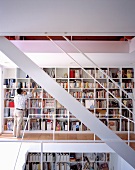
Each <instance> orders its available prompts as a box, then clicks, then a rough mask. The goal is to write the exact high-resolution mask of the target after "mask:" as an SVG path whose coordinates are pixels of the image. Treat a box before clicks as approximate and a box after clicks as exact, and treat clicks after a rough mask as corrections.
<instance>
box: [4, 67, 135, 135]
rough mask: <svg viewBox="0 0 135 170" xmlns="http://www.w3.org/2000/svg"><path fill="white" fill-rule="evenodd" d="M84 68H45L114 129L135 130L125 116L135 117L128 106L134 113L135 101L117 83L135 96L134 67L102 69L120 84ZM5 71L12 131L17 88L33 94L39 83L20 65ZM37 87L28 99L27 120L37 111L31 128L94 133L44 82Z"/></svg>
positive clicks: (7, 112)
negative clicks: (45, 88)
mask: <svg viewBox="0 0 135 170" xmlns="http://www.w3.org/2000/svg"><path fill="white" fill-rule="evenodd" d="M84 69H85V70H86V71H84V70H83V69H81V68H77V67H73V68H55V67H53V68H43V70H44V71H45V72H46V73H47V74H48V75H49V76H50V77H52V78H53V79H54V81H56V82H57V83H58V84H59V85H60V86H61V87H62V88H64V89H65V90H66V91H67V92H68V93H69V94H71V95H72V96H73V97H74V98H76V100H78V101H79V102H80V103H81V104H82V105H84V106H85V107H86V108H87V109H88V110H89V111H90V112H92V113H93V115H95V116H96V117H98V118H99V119H100V120H101V121H102V122H103V123H104V124H105V125H106V126H108V127H109V128H110V129H111V130H113V131H119V132H124V131H128V126H129V130H130V131H134V124H133V123H131V122H130V124H129V122H128V121H127V120H126V119H124V118H122V117H121V116H125V117H127V118H130V119H131V120H132V119H133V115H132V114H131V113H130V111H129V110H128V109H127V108H129V109H130V110H131V111H132V112H133V101H132V99H131V98H130V97H129V96H127V95H126V94H125V93H124V92H122V90H121V89H120V88H119V87H118V86H117V84H118V85H119V86H120V87H121V88H123V89H124V90H125V91H127V93H128V94H129V95H130V96H131V97H133V93H134V69H133V68H128V67H121V68H117V67H116V68H115V67H104V68H102V71H103V73H106V74H107V75H108V76H110V77H111V78H112V79H113V81H115V82H116V84H115V83H114V82H113V81H112V80H110V79H109V78H108V77H107V76H106V75H104V74H103V73H102V72H101V71H100V70H98V69H97V68H88V67H86V68H84ZM4 72H5V73H4V130H5V131H8V130H10V131H11V130H12V126H13V111H14V102H13V97H14V96H15V94H16V89H17V88H20V87H21V88H23V89H24V90H26V91H27V93H29V92H31V91H32V89H33V88H34V86H35V84H37V83H36V82H35V81H34V80H33V79H32V78H30V77H29V76H28V75H27V74H26V73H24V72H23V71H22V70H21V69H19V68H17V69H5V71H4ZM86 72H88V73H86ZM37 86H38V88H37V90H36V92H35V93H34V94H33V96H32V97H31V98H30V99H28V101H27V102H26V112H24V122H26V118H27V116H28V115H29V114H33V116H30V121H29V122H28V126H27V129H28V131H30V132H33V131H34V132H39V131H40V132H46V133H52V131H53V132H56V133H62V132H63V131H66V132H71V133H84V132H85V133H89V132H90V129H88V128H87V127H86V126H85V125H84V124H83V123H82V122H81V120H78V119H77V118H76V117H75V116H74V115H73V113H70V112H69V111H68V110H67V109H66V108H65V107H63V106H62V105H61V104H60V103H59V102H58V101H57V100H55V99H54V98H53V97H52V96H51V95H50V94H48V93H47V92H46V91H45V90H44V89H42V87H41V86H40V85H37ZM110 93H111V94H110ZM113 96H115V98H114V97H113ZM119 101H120V102H119ZM121 102H122V103H123V104H124V105H125V106H126V107H127V108H125V106H124V105H123V104H121ZM34 114H35V115H34ZM82 114H83V113H82ZM41 115H42V116H41ZM10 124H11V125H10ZM10 126H11V127H10ZM23 127H24V126H23Z"/></svg>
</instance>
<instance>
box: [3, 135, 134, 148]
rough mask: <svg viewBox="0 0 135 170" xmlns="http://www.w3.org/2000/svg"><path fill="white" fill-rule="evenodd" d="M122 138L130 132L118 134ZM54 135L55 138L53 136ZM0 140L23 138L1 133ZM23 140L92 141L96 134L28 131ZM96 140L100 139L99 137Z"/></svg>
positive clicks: (132, 144) (132, 137)
mask: <svg viewBox="0 0 135 170" xmlns="http://www.w3.org/2000/svg"><path fill="white" fill-rule="evenodd" d="M117 135H118V136H119V137H120V138H121V139H123V140H127V139H128V134H117ZM53 137H54V138H53ZM0 140H21V139H20V138H19V139H17V138H14V137H13V136H12V134H1V135H0ZM23 140H68V141H70V140H76V142H77V141H78V142H79V141H80V140H86V141H88V142H90V140H94V134H55V135H54V136H53V134H46V133H26V134H25V135H24V139H23ZM95 140H100V139H99V138H98V137H96V138H95ZM130 140H131V142H130V146H131V147H132V148H133V149H134V150H135V142H134V141H133V142H132V140H135V134H131V135H130Z"/></svg>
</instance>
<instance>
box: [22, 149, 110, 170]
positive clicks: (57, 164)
mask: <svg viewBox="0 0 135 170" xmlns="http://www.w3.org/2000/svg"><path fill="white" fill-rule="evenodd" d="M42 162H43V169H44V170H52V169H55V170H76V169H77V170H86V169H90V170H100V169H102V170H109V165H110V154H109V153H72V152H71V153H43V160H42ZM40 167H41V153H35V152H31V153H28V156H27V161H26V164H25V170H34V169H40Z"/></svg>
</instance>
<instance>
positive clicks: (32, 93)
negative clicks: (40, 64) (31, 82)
mask: <svg viewBox="0 0 135 170" xmlns="http://www.w3.org/2000/svg"><path fill="white" fill-rule="evenodd" d="M36 89H37V86H35V87H34V89H33V90H32V92H31V93H32V95H33V94H34V92H35V91H36Z"/></svg>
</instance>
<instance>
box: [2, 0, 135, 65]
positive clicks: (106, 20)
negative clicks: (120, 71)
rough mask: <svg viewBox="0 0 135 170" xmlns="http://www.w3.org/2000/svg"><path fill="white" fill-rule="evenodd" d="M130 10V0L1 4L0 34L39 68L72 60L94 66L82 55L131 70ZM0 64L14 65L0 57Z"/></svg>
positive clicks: (133, 22)
mask: <svg viewBox="0 0 135 170" xmlns="http://www.w3.org/2000/svg"><path fill="white" fill-rule="evenodd" d="M134 7H135V1H132V0H130V1H126V0H119V1H117V0H113V1H108V0H102V1H100V0H91V1H90V0H85V1H82V0H78V1H77V3H76V1H75V0H68V1H63V0H57V1H55V0H49V1H48V0H41V1H37V0H33V1H32V3H31V1H27V0H24V1H18V0H14V1H8V0H5V1H2V2H1V5H0V20H1V24H0V36H6V37H7V38H8V39H9V40H10V41H11V42H12V43H14V44H15V45H16V46H17V47H18V48H19V49H20V50H22V51H23V52H24V53H25V54H26V55H27V56H28V57H29V58H31V59H32V60H33V61H34V62H36V63H37V64H38V65H39V66H41V67H43V66H52V65H54V66H61V67H62V66H73V65H76V63H75V61H74V60H76V61H77V62H79V64H81V65H83V66H86V65H87V66H91V65H92V66H93V64H92V62H90V61H88V59H86V58H85V57H84V55H83V54H86V55H87V56H88V58H89V60H93V62H94V63H96V64H97V65H99V66H121V65H122V66H134V65H135V59H134V58H135V54H134V50H130V48H131V47H130V42H131V41H132V39H134V36H135V17H134V16H135V10H134ZM47 36H50V37H51V39H52V40H53V41H54V42H55V43H57V44H58V45H60V47H61V48H62V49H64V51H62V50H60V49H59V47H56V46H55V44H53V43H50V40H49V39H48V37H47ZM63 36H66V37H67V38H68V39H69V40H70V41H71V42H72V43H74V44H75V46H76V47H77V48H78V49H80V50H81V51H82V53H83V54H80V53H79V52H78V51H77V50H75V49H74V48H73V47H72V48H71V45H69V44H67V43H66V40H65V39H64V38H63ZM85 46H86V47H85ZM133 46H135V45H133ZM37 47H38V48H37ZM40 47H41V48H42V49H41V48H40ZM132 48H134V47H132ZM66 53H67V54H66ZM69 54H70V56H69ZM0 64H1V65H4V66H6V67H14V66H16V65H15V64H14V63H12V62H11V61H10V60H9V59H8V58H7V57H6V56H5V55H4V54H2V53H0Z"/></svg>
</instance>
